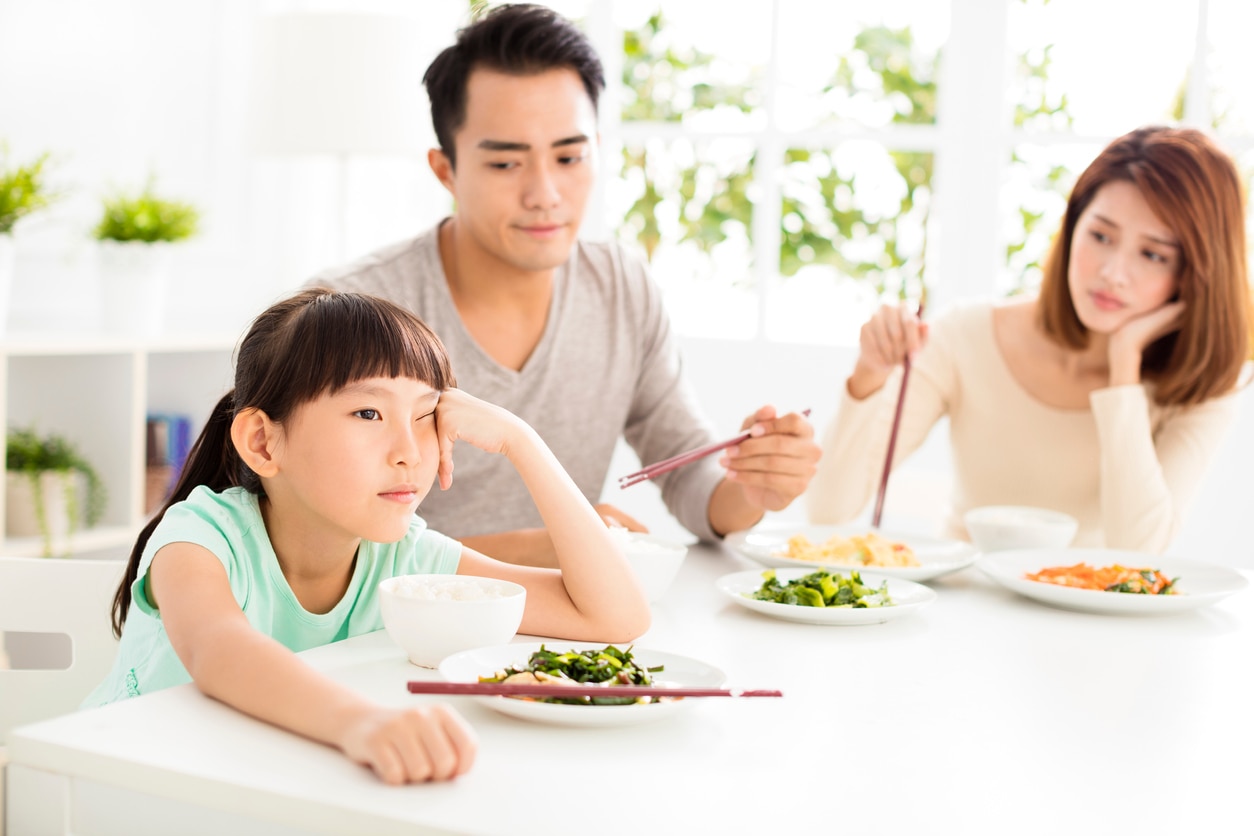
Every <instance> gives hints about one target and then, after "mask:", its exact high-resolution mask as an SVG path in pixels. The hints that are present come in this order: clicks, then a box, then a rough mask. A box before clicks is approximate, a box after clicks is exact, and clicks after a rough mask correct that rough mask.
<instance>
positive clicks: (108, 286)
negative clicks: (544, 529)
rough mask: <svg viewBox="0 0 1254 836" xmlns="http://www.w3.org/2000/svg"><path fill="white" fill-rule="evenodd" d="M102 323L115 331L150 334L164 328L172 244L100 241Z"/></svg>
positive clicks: (142, 335)
mask: <svg viewBox="0 0 1254 836" xmlns="http://www.w3.org/2000/svg"><path fill="white" fill-rule="evenodd" d="M98 243H99V246H98V248H97V262H96V263H97V267H98V270H99V275H100V303H101V309H100V326H101V329H102V330H104V331H106V332H108V333H113V334H128V335H132V336H138V337H151V336H155V335H157V334H160V333H161V332H162V330H164V327H165V304H166V302H165V300H166V287H167V285H168V283H169V273H170V245H169V244H168V243H164V242H158V243H153V244H147V243H144V242H142V241H100V242H98Z"/></svg>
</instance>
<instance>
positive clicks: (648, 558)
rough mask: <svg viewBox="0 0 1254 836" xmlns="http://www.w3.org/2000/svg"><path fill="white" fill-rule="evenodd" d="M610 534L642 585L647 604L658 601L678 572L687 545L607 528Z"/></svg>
mask: <svg viewBox="0 0 1254 836" xmlns="http://www.w3.org/2000/svg"><path fill="white" fill-rule="evenodd" d="M610 536H611V537H613V538H614V542H615V543H617V544H618V545H619V546H620V547H621V548H622V550H623V555H624V556H625V557H626V558H627V562H628V563H630V564H631V568H632V569H633V570H634V571H635V573H636V577H637V578H638V579H639V580H640V585H641V586H642V587H644V594H645V596H646V597H647V598H648V599H649V603H655V602H657V601H660V600H661V599H662V596H663V595H665V594H666V590H667V589H669V588H670V585H671V581H673V580H675V575H676V574H678V573H679V567H680V566H682V565H683V562H684V558H685V557H686V556H687V555H688V547H687V546H685V545H682V544H680V543H674V542H671V541H670V540H666V539H664V538H661V537H655V536H654V535H652V534H646V533H644V532H640V531H628V530H627V529H625V528H611V529H610Z"/></svg>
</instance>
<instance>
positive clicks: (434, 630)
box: [379, 575, 527, 668]
mask: <svg viewBox="0 0 1254 836" xmlns="http://www.w3.org/2000/svg"><path fill="white" fill-rule="evenodd" d="M526 602H527V590H526V588H525V587H523V586H522V585H520V584H516V583H513V582H511V581H502V580H497V579H495V578H480V577H475V576H472V575H398V576H396V577H394V578H388V579H387V580H385V581H381V582H380V583H379V610H380V612H381V613H382V615H383V626H384V627H385V628H386V629H387V631H388V635H389V636H391V637H392V641H394V642H396V643H397V644H398V645H400V647H401V648H402V649H403V650H404V651H405V654H406V655H407V656H408V657H409V661H410V662H413V663H414V664H415V665H418V666H420V667H424V668H434V667H437V666H438V665H439V664H440V662H442V661H443V660H444V658H445V657H447V656H451V655H453V654H454V653H460V652H461V651H463V650H470V649H472V648H476V647H490V646H493V645H499V644H505V643H506V642H508V641H509V640H510V639H512V638H513V637H514V634H516V633H517V632H518V626H519V625H520V624H522V616H523V606H524V605H525V604H526Z"/></svg>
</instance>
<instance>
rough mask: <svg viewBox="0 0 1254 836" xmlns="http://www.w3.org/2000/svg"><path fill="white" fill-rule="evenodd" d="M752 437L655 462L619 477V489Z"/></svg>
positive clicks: (748, 433)
mask: <svg viewBox="0 0 1254 836" xmlns="http://www.w3.org/2000/svg"><path fill="white" fill-rule="evenodd" d="M801 414H802V415H805V416H807V417H808V416H809V415H810V410H809V409H808V408H807V409H803V410H801ZM752 437H753V434H752V432H751V431H749V430H745V431H744V432H742V433H741V434H740V435H738V436H735V437H733V438H729V439H727V440H726V441H716V442H714V443H713V444H707V445H706V446H705V447H698V448H697V449H695V450H689V451H688V452H687V453H680V454H678V455H675V456H671V457H670V458H669V459H662V461H660V462H654V463H653V464H651V465H649V466H648V467H645V468H642V469H640V470H637V471H636V472H635V473H628V474H627V475H626V476H620V477H618V487H620V488H630V487H631V486H632V485H636V484H639V483H640V482H644V481H646V480H648V479H652V478H653V477H654V476H661V475H662V474H663V473H670V472H671V471H672V470H674V469H675V468H678V467H683V466H684V465H686V464H689V463H691V462H695V461H696V460H697V459H703V458H705V457H706V456H708V455H710V454H711V453H717V452H718V451H719V450H726V449H727V448H728V447H734V446H735V445H737V444H739V443H741V442H742V441H748V440H749V439H750V438H752Z"/></svg>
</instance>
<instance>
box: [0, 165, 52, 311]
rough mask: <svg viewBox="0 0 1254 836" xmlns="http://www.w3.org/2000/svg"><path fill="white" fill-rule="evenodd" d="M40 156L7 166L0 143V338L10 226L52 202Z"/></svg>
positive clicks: (9, 271) (11, 254) (9, 270)
mask: <svg viewBox="0 0 1254 836" xmlns="http://www.w3.org/2000/svg"><path fill="white" fill-rule="evenodd" d="M47 162H48V154H47V153H44V154H41V155H39V156H38V157H36V158H35V159H34V160H32V161H31V162H29V163H26V164H25V165H16V166H13V167H12V168H10V167H9V150H8V147H7V146H6V145H4V144H3V143H0V335H2V334H3V333H4V326H5V323H6V322H7V321H8V318H9V294H10V292H11V289H12V287H13V263H14V258H15V248H14V246H13V227H14V225H15V224H16V223H17V222H18V221H19V220H21V219H22V218H23V217H25V216H26V215H29V214H30V213H32V212H35V211H37V210H39V209H42V208H44V207H45V206H47V205H48V204H49V203H50V202H51V201H52V195H51V194H50V193H49V191H48V188H47V185H46V184H45V183H44V166H45V165H46V164H47Z"/></svg>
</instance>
